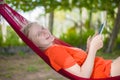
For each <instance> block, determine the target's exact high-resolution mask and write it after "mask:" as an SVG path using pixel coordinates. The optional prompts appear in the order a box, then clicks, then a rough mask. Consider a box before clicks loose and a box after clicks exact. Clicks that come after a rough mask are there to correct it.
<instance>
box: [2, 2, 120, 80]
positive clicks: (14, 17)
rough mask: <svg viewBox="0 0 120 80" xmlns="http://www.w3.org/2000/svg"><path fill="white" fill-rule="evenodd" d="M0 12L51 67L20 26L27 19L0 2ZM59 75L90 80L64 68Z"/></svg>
mask: <svg viewBox="0 0 120 80" xmlns="http://www.w3.org/2000/svg"><path fill="white" fill-rule="evenodd" d="M0 14H1V15H2V16H3V17H4V18H5V19H6V21H7V22H8V23H9V24H10V25H11V27H12V28H13V29H14V31H15V32H16V33H17V34H18V36H19V37H20V38H21V39H22V40H23V41H24V42H25V43H26V44H27V45H28V46H29V47H30V48H31V49H32V50H33V51H34V52H35V53H36V54H37V55H39V56H40V57H41V58H42V59H43V60H44V61H45V62H46V63H47V64H48V65H49V66H50V67H51V68H53V67H52V66H51V65H50V62H49V59H48V57H47V56H46V55H45V54H44V53H43V52H42V51H41V50H40V49H39V48H38V47H36V46H35V45H34V44H33V43H32V42H31V41H30V40H29V39H28V38H27V37H26V36H25V35H24V34H23V33H22V32H21V28H22V27H24V26H25V25H27V24H28V23H29V21H28V20H27V19H25V18H24V17H23V16H21V15H20V14H19V13H18V12H16V11H15V10H13V9H12V8H11V7H9V6H8V4H0ZM55 43H57V44H61V45H65V46H70V45H69V44H67V43H65V42H63V41H61V40H59V39H57V38H56V39H55ZM58 73H60V74H61V75H63V76H64V77H67V78H68V79H71V80H91V79H87V78H82V77H78V76H75V75H73V74H71V73H69V72H67V71H65V70H64V69H61V70H59V71H58ZM92 80H101V79H92ZM102 80H120V76H116V77H110V78H103V79H102Z"/></svg>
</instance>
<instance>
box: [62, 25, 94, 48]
mask: <svg viewBox="0 0 120 80" xmlns="http://www.w3.org/2000/svg"><path fill="white" fill-rule="evenodd" d="M93 33H94V30H90V29H89V30H87V31H86V32H84V31H83V32H82V33H80V32H77V29H76V28H75V27H72V28H70V29H68V31H67V32H66V33H63V34H62V35H61V36H60V39H61V40H63V41H65V42H67V43H68V44H70V45H72V46H76V47H82V48H85V46H86V41H87V38H88V36H90V35H92V34H93Z"/></svg>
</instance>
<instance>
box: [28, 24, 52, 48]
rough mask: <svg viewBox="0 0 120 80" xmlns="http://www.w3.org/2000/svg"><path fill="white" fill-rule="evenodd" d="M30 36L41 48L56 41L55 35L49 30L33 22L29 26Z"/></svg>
mask: <svg viewBox="0 0 120 80" xmlns="http://www.w3.org/2000/svg"><path fill="white" fill-rule="evenodd" d="M28 38H30V39H31V40H32V41H33V43H34V44H35V45H36V46H38V47H40V48H47V47H49V46H50V45H51V44H52V43H53V41H54V37H53V35H51V33H50V32H49V30H48V29H46V28H44V27H43V26H40V25H39V24H32V26H31V27H30V28H29V33H28Z"/></svg>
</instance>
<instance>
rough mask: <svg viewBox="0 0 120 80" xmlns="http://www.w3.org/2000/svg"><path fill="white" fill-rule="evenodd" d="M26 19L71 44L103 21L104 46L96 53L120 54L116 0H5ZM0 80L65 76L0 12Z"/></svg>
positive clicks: (82, 39)
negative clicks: (20, 34)
mask: <svg viewBox="0 0 120 80" xmlns="http://www.w3.org/2000/svg"><path fill="white" fill-rule="evenodd" d="M5 2H6V3H7V4H8V5H9V6H10V7H12V8H13V9H14V10H16V11H17V12H18V13H20V14H21V15H22V16H24V17H25V18H26V19H28V20H30V21H36V22H39V23H40V24H41V25H43V26H45V27H47V28H49V30H50V31H51V33H52V34H53V35H55V36H56V37H58V38H59V39H61V40H63V41H64V42H66V43H69V44H70V45H72V46H75V47H79V48H82V49H84V50H85V49H86V40H87V38H88V37H89V36H90V35H91V36H92V35H93V34H94V33H95V32H96V31H98V30H99V28H100V25H101V24H102V23H104V22H106V24H105V28H104V30H103V33H102V34H103V37H104V47H103V48H102V49H100V50H99V51H98V53H97V56H102V57H104V58H106V59H114V58H116V57H118V56H120V50H119V49H120V33H119V30H120V0H5ZM0 72H1V73H0V80H67V79H66V78H65V77H63V76H61V75H59V74H58V73H56V72H55V71H53V70H52V69H51V68H50V67H49V66H48V65H47V64H46V63H44V61H42V60H41V59H40V58H39V57H38V56H37V55H36V54H35V53H34V52H33V51H32V50H31V49H30V48H29V47H28V46H27V45H26V44H25V43H24V42H23V41H22V40H21V39H20V38H19V36H18V35H17V34H16V33H15V32H14V30H13V29H12V28H11V27H10V25H9V24H8V23H7V22H6V21H5V20H4V18H3V17H2V16H0Z"/></svg>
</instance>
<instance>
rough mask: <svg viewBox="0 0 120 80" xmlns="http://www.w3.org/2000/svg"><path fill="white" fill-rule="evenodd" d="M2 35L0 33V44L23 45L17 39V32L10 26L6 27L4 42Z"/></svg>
mask: <svg viewBox="0 0 120 80" xmlns="http://www.w3.org/2000/svg"><path fill="white" fill-rule="evenodd" d="M1 37H2V35H1V34H0V40H1V41H0V46H18V45H25V44H24V43H23V42H20V41H19V37H18V35H17V33H15V31H14V30H13V29H11V28H10V27H7V36H6V42H4V43H3V42H2V38H1Z"/></svg>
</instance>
